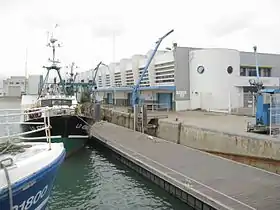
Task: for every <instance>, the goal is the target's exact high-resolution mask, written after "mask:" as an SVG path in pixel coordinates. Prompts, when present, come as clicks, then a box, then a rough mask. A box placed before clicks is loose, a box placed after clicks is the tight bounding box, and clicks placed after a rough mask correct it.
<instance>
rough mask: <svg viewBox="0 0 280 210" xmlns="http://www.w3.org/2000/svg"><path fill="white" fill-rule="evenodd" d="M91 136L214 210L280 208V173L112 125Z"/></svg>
mask: <svg viewBox="0 0 280 210" xmlns="http://www.w3.org/2000/svg"><path fill="white" fill-rule="evenodd" d="M91 136H93V137H95V138H97V139H99V140H100V141H102V142H104V143H105V144H107V146H108V147H110V148H111V149H113V150H115V151H116V152H117V153H119V154H122V155H125V156H126V157H127V158H130V159H131V161H134V162H137V163H139V164H140V163H141V164H142V165H145V166H147V167H146V168H149V171H150V172H151V173H154V174H155V173H158V174H161V175H162V176H164V177H165V179H166V180H167V181H169V183H171V184H172V183H173V184H174V185H176V186H179V187H180V188H181V189H184V191H185V192H186V193H187V194H190V195H192V196H194V197H195V198H196V199H198V200H200V201H202V202H204V203H206V204H208V205H209V206H211V207H212V208H214V209H238V210H243V209H244V210H245V209H261V210H263V209H265V210H278V209H279V208H280V176H279V175H277V174H274V173H270V172H267V171H264V170H260V169H257V168H254V167H251V166H247V165H244V164H240V163H237V162H233V161H231V160H227V159H224V158H221V157H218V156H214V155H211V154H208V153H205V152H201V151H198V150H195V149H191V148H188V147H185V146H182V145H178V144H174V143H171V142H168V141H165V140H163V139H159V138H156V137H148V136H147V135H146V134H142V133H139V132H134V131H133V130H130V129H127V128H124V127H120V126H117V125H115V124H111V123H108V122H99V123H96V124H94V125H93V127H92V129H91ZM186 186H188V187H186Z"/></svg>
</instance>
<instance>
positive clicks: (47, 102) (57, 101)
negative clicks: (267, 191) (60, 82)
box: [41, 99, 72, 107]
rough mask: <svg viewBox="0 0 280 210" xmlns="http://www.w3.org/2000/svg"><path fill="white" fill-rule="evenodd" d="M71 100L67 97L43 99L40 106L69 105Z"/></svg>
mask: <svg viewBox="0 0 280 210" xmlns="http://www.w3.org/2000/svg"><path fill="white" fill-rule="evenodd" d="M71 105H72V100H67V99H45V100H41V106H42V107H46V106H48V107H52V106H71Z"/></svg>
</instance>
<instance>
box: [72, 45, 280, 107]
mask: <svg viewBox="0 0 280 210" xmlns="http://www.w3.org/2000/svg"><path fill="white" fill-rule="evenodd" d="M150 53H152V51H150V52H148V53H147V55H134V56H132V57H131V58H130V59H122V60H121V61H120V62H118V63H112V64H110V65H109V66H107V67H106V66H102V67H100V69H99V72H98V76H97V78H96V82H97V85H98V91H99V95H100V96H101V97H103V99H104V100H105V101H106V102H107V103H112V104H116V105H130V104H131V95H132V94H131V93H132V86H133V85H134V84H135V83H136V81H137V80H138V78H139V76H140V75H141V73H142V71H143V69H144V66H145V64H146V62H147V59H148V57H149V55H150ZM258 61H259V62H258V63H259V73H260V80H261V81H262V82H263V84H264V86H265V87H279V85H280V83H279V76H280V55H277V54H262V53H259V54H258ZM92 78H93V76H92V72H91V71H87V72H82V73H81V74H80V75H79V76H78V78H77V79H78V80H79V81H85V80H90V79H92ZM252 79H256V65H255V56H254V53H253V52H241V51H238V50H233V49H218V48H213V49H206V48H205V49H201V48H189V47H179V46H177V45H174V47H173V49H172V50H170V51H158V52H157V54H156V56H155V57H154V59H153V61H152V63H151V64H150V66H149V69H148V71H147V73H146V74H145V75H144V77H143V80H142V81H141V83H140V86H141V88H140V90H141V99H142V102H143V103H146V104H154V105H157V107H161V108H167V109H173V110H177V111H179V110H188V109H205V110H228V109H235V108H239V107H250V106H252V101H253V95H252V92H254V91H255V89H254V87H252V86H250V83H249V80H252Z"/></svg>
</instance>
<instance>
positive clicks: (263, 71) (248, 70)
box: [240, 66, 271, 77]
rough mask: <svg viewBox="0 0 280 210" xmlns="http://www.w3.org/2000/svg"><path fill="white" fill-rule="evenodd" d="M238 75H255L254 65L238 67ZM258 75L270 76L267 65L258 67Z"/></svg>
mask: <svg viewBox="0 0 280 210" xmlns="http://www.w3.org/2000/svg"><path fill="white" fill-rule="evenodd" d="M240 76H249V77H253V76H257V70H256V67H244V66H241V67H240ZM259 76H260V77H271V68H269V67H259Z"/></svg>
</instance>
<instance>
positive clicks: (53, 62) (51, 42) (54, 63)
mask: <svg viewBox="0 0 280 210" xmlns="http://www.w3.org/2000/svg"><path fill="white" fill-rule="evenodd" d="M57 26H58V25H57V24H56V25H55V28H56V27H57ZM48 35H49V33H48ZM47 47H50V48H52V58H49V59H48V61H49V62H50V65H49V66H43V68H45V69H47V74H46V77H45V79H44V82H43V87H42V89H41V91H40V95H41V94H42V92H43V91H44V90H46V89H47V85H48V84H47V81H48V79H49V73H50V71H51V70H54V71H56V73H57V75H58V77H59V83H60V84H61V85H62V92H63V93H64V94H65V87H64V82H63V80H62V77H61V74H60V69H61V66H59V64H60V61H59V60H58V59H56V48H58V47H61V44H60V43H59V42H58V40H57V39H56V38H54V35H53V32H52V33H51V37H50V39H48V43H47ZM40 95H39V97H40Z"/></svg>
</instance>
